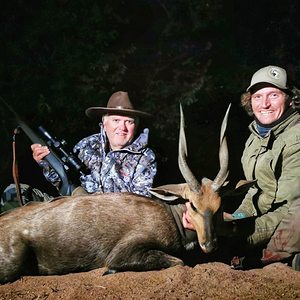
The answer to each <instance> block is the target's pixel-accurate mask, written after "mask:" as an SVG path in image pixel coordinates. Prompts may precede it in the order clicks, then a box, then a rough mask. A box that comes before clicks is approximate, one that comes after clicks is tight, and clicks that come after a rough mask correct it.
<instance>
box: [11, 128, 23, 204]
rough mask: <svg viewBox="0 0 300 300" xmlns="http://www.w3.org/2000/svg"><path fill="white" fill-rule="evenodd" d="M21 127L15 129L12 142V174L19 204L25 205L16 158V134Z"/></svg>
mask: <svg viewBox="0 0 300 300" xmlns="http://www.w3.org/2000/svg"><path fill="white" fill-rule="evenodd" d="M19 127H20V126H18V127H16V128H15V130H14V135H13V144H12V148H13V163H12V174H13V179H14V183H15V186H16V191H17V197H18V199H19V205H20V206H23V205H24V203H23V201H22V193H21V187H20V182H19V172H18V163H17V159H16V135H17V134H18V133H19V132H20V131H19Z"/></svg>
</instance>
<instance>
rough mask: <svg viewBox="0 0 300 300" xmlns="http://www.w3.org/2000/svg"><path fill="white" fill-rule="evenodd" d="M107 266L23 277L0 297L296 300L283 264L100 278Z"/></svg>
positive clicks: (295, 277) (298, 293)
mask: <svg viewBox="0 0 300 300" xmlns="http://www.w3.org/2000/svg"><path fill="white" fill-rule="evenodd" d="M105 270H106V269H104V268H102V269H97V270H93V271H90V272H86V273H77V274H68V275H63V276H26V277H23V278H22V279H20V280H17V281H15V282H13V283H8V284H4V285H0V299H1V300H2V299H3V300H4V299H12V300H14V299H18V300H19V299H48V300H50V299H72V300H74V299H93V300H94V299H122V300H127V299H138V300H141V299H205V300H207V299H228V300H229V299H230V300H233V299H239V300H241V299H260V300H263V299H289V300H290V299H300V272H298V271H294V270H293V269H292V268H291V267H288V266H286V265H284V264H282V263H275V264H272V265H269V266H266V267H264V268H263V269H253V270H250V271H236V270H232V269H231V268H230V266H228V265H226V264H223V263H219V262H213V263H204V264H198V265H196V266H195V267H188V266H185V267H179V266H177V267H173V268H169V269H166V270H161V271H150V272H124V273H117V274H113V275H107V276H102V274H103V273H104V271H105Z"/></svg>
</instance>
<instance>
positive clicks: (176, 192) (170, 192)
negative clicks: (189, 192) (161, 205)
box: [149, 183, 188, 201]
mask: <svg viewBox="0 0 300 300" xmlns="http://www.w3.org/2000/svg"><path fill="white" fill-rule="evenodd" d="M187 188H188V185H187V183H181V184H167V185H162V186H159V187H156V188H150V189H149V192H150V193H151V194H152V195H154V196H156V197H157V198H159V199H162V200H165V201H175V200H177V199H178V198H184V195H185V194H186V189H187Z"/></svg>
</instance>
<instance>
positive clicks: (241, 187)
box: [219, 179, 257, 197]
mask: <svg viewBox="0 0 300 300" xmlns="http://www.w3.org/2000/svg"><path fill="white" fill-rule="evenodd" d="M256 181H257V179H255V180H240V181H239V182H238V183H237V185H236V186H235V188H230V185H229V184H228V182H225V184H224V185H223V186H222V188H221V190H220V192H219V194H220V196H221V197H223V196H225V195H226V196H237V195H240V194H243V193H245V192H247V191H248V190H249V189H250V188H251V187H252V186H254V184H255V183H256Z"/></svg>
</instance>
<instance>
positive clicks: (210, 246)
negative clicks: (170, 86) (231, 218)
mask: <svg viewBox="0 0 300 300" xmlns="http://www.w3.org/2000/svg"><path fill="white" fill-rule="evenodd" d="M200 247H201V249H202V251H203V252H205V253H210V252H212V251H214V250H216V249H217V248H218V242H217V239H213V240H212V241H207V242H204V243H202V244H201V245H200Z"/></svg>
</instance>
